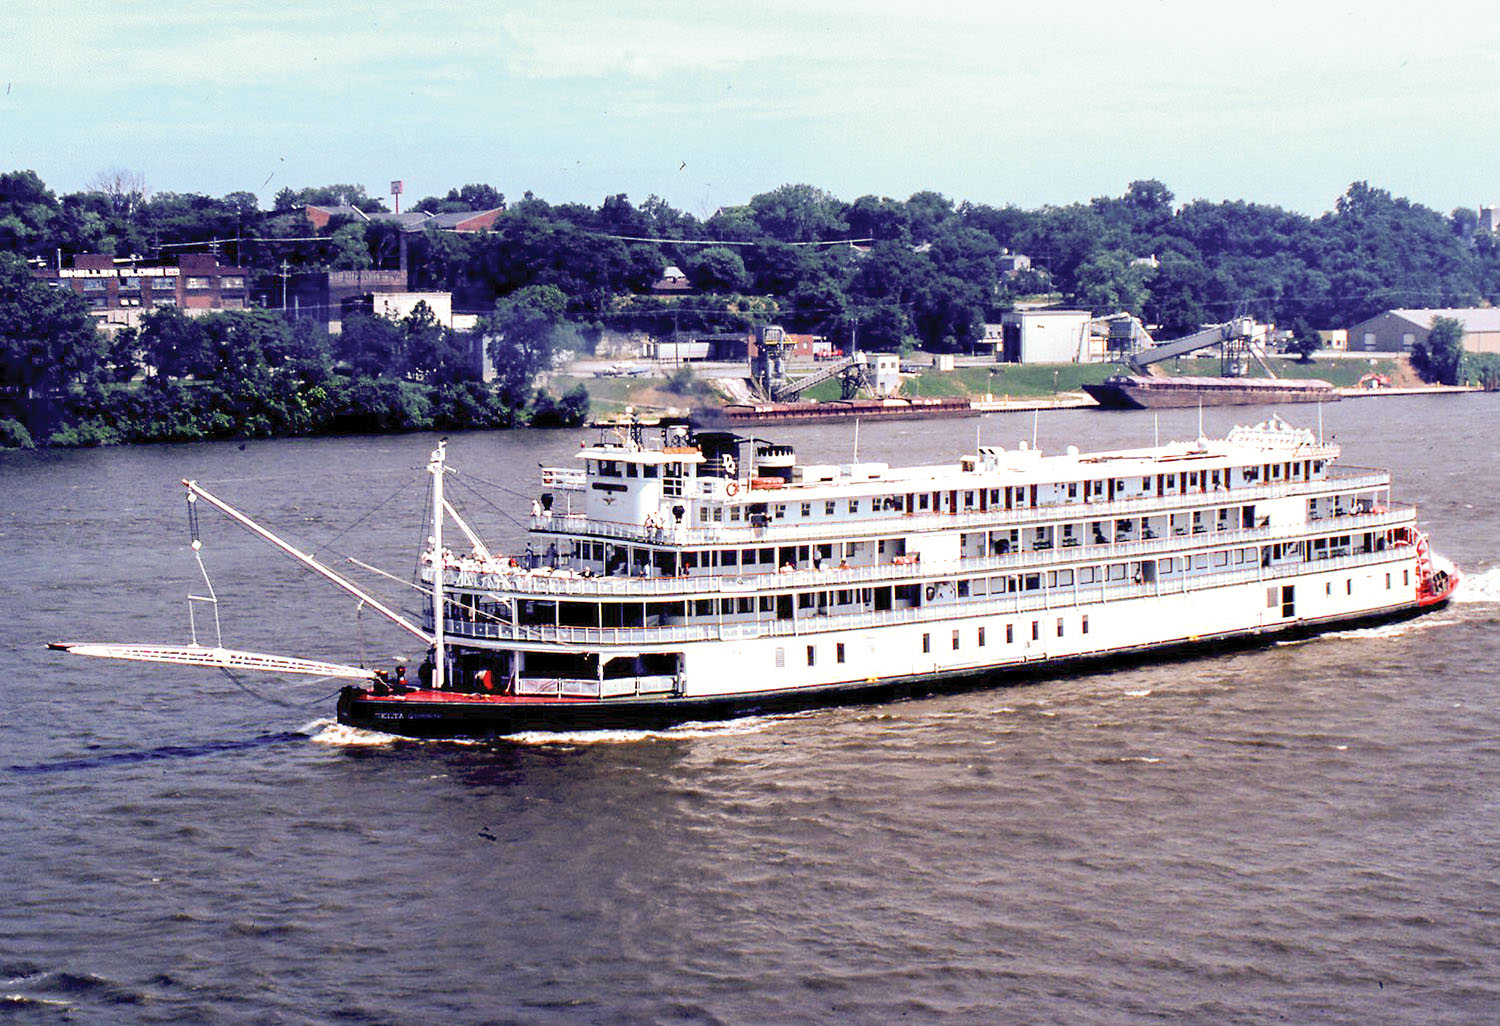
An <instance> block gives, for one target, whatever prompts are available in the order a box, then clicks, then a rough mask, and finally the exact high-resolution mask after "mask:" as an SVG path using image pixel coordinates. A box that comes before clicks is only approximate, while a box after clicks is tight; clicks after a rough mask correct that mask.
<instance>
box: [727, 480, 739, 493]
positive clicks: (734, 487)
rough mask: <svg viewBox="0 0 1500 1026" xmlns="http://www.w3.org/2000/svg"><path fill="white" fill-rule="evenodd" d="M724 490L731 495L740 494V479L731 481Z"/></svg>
mask: <svg viewBox="0 0 1500 1026" xmlns="http://www.w3.org/2000/svg"><path fill="white" fill-rule="evenodd" d="M724 491H725V492H727V493H729V494H730V495H738V494H739V493H740V483H739V482H738V481H731V482H729V485H728V487H726V488H725V489H724Z"/></svg>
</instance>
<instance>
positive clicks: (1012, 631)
mask: <svg viewBox="0 0 1500 1026" xmlns="http://www.w3.org/2000/svg"><path fill="white" fill-rule="evenodd" d="M1005 643H1006V644H1007V645H1014V644H1015V643H1016V625H1015V624H1013V623H1008V624H1006V625H1005Z"/></svg>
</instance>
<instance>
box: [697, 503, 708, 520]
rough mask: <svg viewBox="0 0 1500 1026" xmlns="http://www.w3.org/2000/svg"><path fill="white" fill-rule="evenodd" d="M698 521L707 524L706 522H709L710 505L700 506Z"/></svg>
mask: <svg viewBox="0 0 1500 1026" xmlns="http://www.w3.org/2000/svg"><path fill="white" fill-rule="evenodd" d="M698 522H699V523H700V524H706V523H708V507H707V506H699V507H698Z"/></svg>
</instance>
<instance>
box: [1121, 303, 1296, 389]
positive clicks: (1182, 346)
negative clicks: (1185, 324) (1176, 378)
mask: <svg viewBox="0 0 1500 1026" xmlns="http://www.w3.org/2000/svg"><path fill="white" fill-rule="evenodd" d="M1270 331H1271V327H1270V326H1269V325H1265V324H1257V323H1256V321H1255V318H1253V317H1235V318H1233V319H1232V320H1228V321H1224V322H1223V323H1222V324H1210V325H1207V326H1205V327H1204V328H1202V329H1200V330H1199V331H1196V332H1194V333H1193V334H1191V335H1187V336H1185V337H1183V338H1179V339H1174V340H1173V341H1171V342H1163V343H1162V344H1161V345H1159V346H1153V347H1152V348H1150V349H1144V350H1142V351H1140V352H1138V353H1131V354H1130V355H1129V356H1128V357H1126V362H1127V363H1128V364H1129V365H1130V369H1131V370H1132V371H1133V372H1134V373H1136V374H1151V373H1152V371H1151V369H1150V368H1151V366H1152V365H1153V364H1158V363H1162V362H1163V361H1166V360H1171V359H1175V358H1176V357H1179V356H1186V355H1188V354H1189V353H1195V352H1197V351H1198V350H1200V349H1210V348H1214V347H1220V349H1221V353H1222V358H1223V375H1224V377H1244V376H1245V374H1246V372H1247V371H1248V370H1249V369H1250V359H1251V358H1253V359H1254V360H1255V362H1256V363H1258V364H1260V367H1261V369H1262V370H1264V371H1265V372H1266V374H1267V375H1269V376H1270V377H1273V378H1274V377H1276V372H1275V371H1273V370H1272V369H1271V367H1270V364H1268V363H1267V362H1266V358H1265V340H1266V336H1267V335H1268V334H1269V333H1270Z"/></svg>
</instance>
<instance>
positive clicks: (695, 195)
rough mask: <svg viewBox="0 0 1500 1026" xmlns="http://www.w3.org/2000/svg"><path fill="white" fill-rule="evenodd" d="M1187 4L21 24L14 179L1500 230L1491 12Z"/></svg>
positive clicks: (344, 8)
mask: <svg viewBox="0 0 1500 1026" xmlns="http://www.w3.org/2000/svg"><path fill="white" fill-rule="evenodd" d="M1228 6H1229V5H1220V4H1218V3H1215V2H1187V0H1117V2H1113V3H1110V2H1099V0H1047V2H1036V0H1031V2H1028V3H1024V4H1016V3H1010V2H994V3H959V2H949V0H928V2H925V3H900V2H893V0H866V2H862V3H840V2H835V0H787V2H783V0H772V2H764V3H750V4H748V5H747V4H741V3H734V4H717V3H711V2H705V3H697V4H683V3H676V4H673V3H667V2H661V0H658V2H654V3H642V2H638V0H615V2H607V3H606V2H591V0H544V2H533V3H529V4H508V3H505V2H503V0H502V2H493V3H444V2H442V0H434V2H432V3H424V4H415V3H405V2H391V3H385V2H379V0H377V2H375V3H358V4H356V3H348V2H344V0H333V2H324V3H318V4H290V3H277V2H275V0H265V2H258V3H248V2H246V3H241V2H236V0H229V2H217V3H216V2H198V3H190V4H162V3H159V2H157V3H149V4H148V3H137V2H116V3H108V4H106V3H103V2H91V3H73V2H62V3H45V2H44V3H36V2H17V0H0V14H3V22H4V24H5V31H4V36H5V42H4V44H3V45H0V170H14V169H21V168H32V169H35V170H36V172H37V173H38V174H40V175H41V176H42V178H43V180H45V181H46V182H47V184H48V185H49V186H51V187H52V188H53V189H54V190H55V191H57V192H59V193H61V192H70V191H74V190H76V189H80V188H83V187H84V186H85V185H86V184H87V183H88V181H89V180H90V179H91V178H93V177H94V176H95V175H96V174H97V173H99V172H100V171H103V170H105V169H108V168H123V169H126V170H129V171H136V172H140V173H141V174H142V175H143V176H144V178H145V181H146V184H147V186H148V188H149V189H150V190H152V191H153V192H156V191H175V192H205V193H209V194H211V195H216V196H217V195H223V194H224V193H227V192H231V191H235V190H247V191H251V192H254V193H256V194H257V195H258V196H260V198H261V201H262V205H263V206H265V205H268V203H269V200H270V198H271V196H272V195H274V193H275V192H276V190H278V189H280V188H281V187H283V186H293V187H301V186H306V185H323V184H328V183H333V182H357V183H361V184H363V185H365V187H366V188H367V189H368V190H369V191H370V192H371V193H372V194H376V195H383V194H385V193H386V191H387V187H388V184H389V182H390V180H391V179H393V178H401V179H404V180H405V182H406V196H405V202H406V203H407V204H410V203H412V202H415V201H416V200H417V199H419V198H421V197H422V196H425V195H430V194H434V193H437V194H441V193H442V192H444V191H446V190H447V189H448V188H450V187H452V186H456V185H462V184H464V183H466V182H487V183H489V184H491V185H493V186H495V187H496V188H498V189H500V190H501V191H502V192H503V193H505V195H506V196H507V197H509V198H517V197H519V196H520V195H521V194H522V193H523V192H525V191H526V190H528V189H529V190H531V191H532V192H534V193H535V194H536V195H538V196H540V197H541V198H543V199H546V200H548V201H550V202H554V203H560V202H567V201H579V202H583V203H587V204H590V205H597V204H598V203H599V202H600V201H601V200H602V199H603V198H604V197H605V196H606V195H608V194H612V193H617V192H624V193H626V194H628V195H629V196H630V198H631V199H632V200H633V201H635V202H637V203H639V202H640V201H642V200H644V199H645V198H646V197H647V196H648V195H650V194H653V193H654V194H656V195H659V196H661V197H663V198H664V199H666V200H667V201H668V202H670V203H671V204H672V205H674V206H676V207H678V208H680V209H683V210H686V211H688V212H690V213H693V214H697V215H699V216H706V215H707V214H709V213H711V212H712V211H713V210H714V209H715V208H717V207H719V206H723V205H731V204H736V203H742V202H744V201H745V200H747V199H748V198H749V197H751V196H753V195H755V194H756V193H759V192H765V191H768V190H770V189H774V188H775V187H776V186H778V185H782V184H785V183H788V182H806V183H809V184H812V185H815V186H818V187H821V188H824V189H827V190H828V191H830V192H832V193H834V194H835V195H837V196H839V197H841V198H843V199H846V200H853V199H855V198H857V197H859V196H861V195H864V194H866V193H874V194H877V195H886V196H892V197H895V198H900V199H904V198H906V197H907V196H909V195H910V194H911V193H912V192H915V191H917V190H920V189H933V190H936V191H938V192H941V193H943V194H944V195H946V196H948V197H950V198H952V199H954V200H971V201H974V202H978V203H987V204H992V205H997V206H999V205H1004V204H1007V203H1015V204H1018V205H1020V206H1023V207H1028V208H1029V207H1037V206H1041V205H1043V204H1049V203H1051V204H1063V203H1069V202H1073V201H1076V200H1086V199H1088V198H1090V197H1092V196H1098V195H1118V194H1120V193H1122V192H1123V191H1124V190H1125V187H1126V186H1127V184H1128V183H1129V182H1131V181H1132V180H1134V179H1137V178H1158V179H1160V180H1162V181H1163V182H1165V183H1166V185H1167V186H1168V187H1169V188H1170V189H1171V190H1172V191H1173V192H1174V193H1175V194H1176V196H1177V199H1178V201H1179V202H1184V201H1187V200H1191V199H1197V198H1203V199H1210V200H1221V199H1248V200H1253V201H1257V202H1262V203H1270V204H1275V205H1279V206H1283V207H1287V208H1290V209H1294V210H1299V211H1302V212H1304V213H1309V214H1318V213H1321V212H1322V211H1324V210H1326V209H1328V208H1329V207H1330V206H1331V205H1332V204H1333V201H1334V200H1335V199H1336V198H1337V197H1338V195H1339V194H1340V193H1342V192H1343V191H1344V189H1345V188H1346V187H1347V186H1348V184H1349V183H1350V182H1351V181H1355V180H1359V179H1364V180H1368V181H1369V182H1370V183H1371V184H1372V185H1375V186H1378V187H1382V188H1387V189H1390V190H1391V191H1392V192H1395V193H1396V194H1397V195H1404V196H1408V197H1410V198H1411V199H1413V200H1414V201H1417V202H1420V203H1423V204H1425V205H1427V206H1430V207H1434V208H1436V209H1438V210H1441V211H1444V212H1447V211H1449V210H1451V209H1452V208H1453V207H1456V206H1475V205H1478V204H1481V203H1484V204H1490V203H1494V202H1497V201H1500V181H1497V180H1496V179H1497V176H1500V132H1496V130H1495V128H1496V124H1497V114H1500V48H1497V46H1496V39H1497V35H1500V33H1497V31H1496V29H1495V20H1494V14H1493V9H1491V8H1488V7H1487V5H1482V4H1480V3H1477V2H1467V0H1465V2H1455V3H1445V2H1442V0H1436V2H1429V3H1427V4H1411V3H1409V2H1388V0H1376V2H1363V3H1355V2H1352V0H1347V2H1323V0H1302V2H1296V3H1287V2H1270V3H1249V4H1244V3H1241V4H1236V5H1234V9H1233V10H1230V9H1228Z"/></svg>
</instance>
